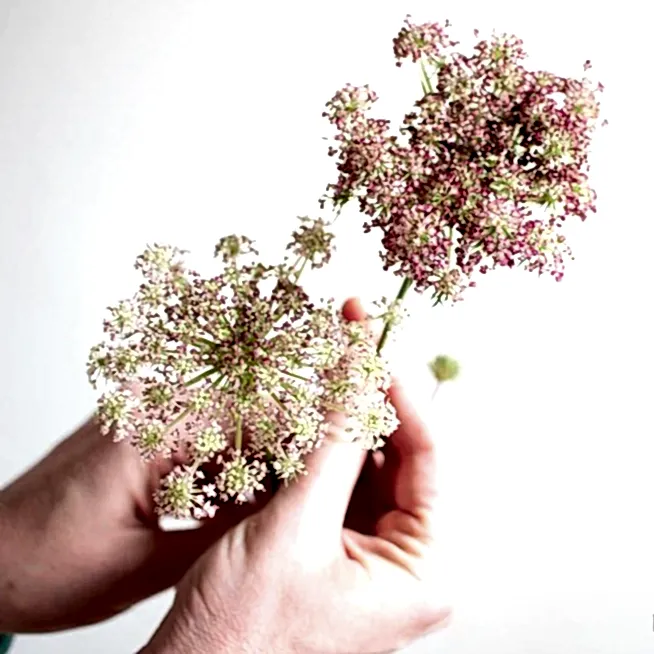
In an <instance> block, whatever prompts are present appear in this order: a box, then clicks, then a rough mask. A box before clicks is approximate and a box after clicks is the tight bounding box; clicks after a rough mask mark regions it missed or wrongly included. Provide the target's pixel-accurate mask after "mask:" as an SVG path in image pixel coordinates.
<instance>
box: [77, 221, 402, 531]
mask: <svg viewBox="0 0 654 654" xmlns="http://www.w3.org/2000/svg"><path fill="white" fill-rule="evenodd" d="M332 238H333V235H332V234H331V233H330V232H329V231H328V230H327V229H326V225H325V223H324V221H322V220H320V219H318V220H315V221H312V220H309V219H307V218H303V219H301V225H300V227H299V229H298V230H297V231H296V232H294V233H293V235H292V240H291V242H290V244H289V250H291V251H292V252H293V253H294V254H295V255H296V256H297V257H298V260H297V261H295V262H294V263H290V262H289V261H288V260H287V261H285V262H284V263H283V264H281V265H277V266H269V265H264V264H263V263H261V262H258V261H257V260H256V258H255V256H256V251H255V250H254V248H253V243H252V241H251V240H249V239H248V238H245V237H239V236H227V237H225V238H223V239H221V240H220V242H219V243H218V245H217V246H216V250H215V255H216V258H217V259H218V260H219V263H218V270H217V273H216V274H215V275H213V276H210V277H204V276H201V275H200V274H198V273H197V272H195V271H193V270H190V269H188V268H187V266H186V264H185V262H184V257H183V252H181V251H180V250H178V249H177V248H174V247H167V246H159V245H155V246H153V247H149V248H148V249H147V250H146V251H145V252H144V253H143V254H142V255H140V256H139V257H138V259H137V261H136V267H137V269H139V270H140V271H141V273H142V274H143V278H144V280H143V283H142V284H141V286H140V288H139V289H138V291H137V293H136V294H135V295H134V296H133V297H132V298H130V299H128V300H125V301H123V302H120V303H119V304H118V305H116V306H114V307H111V308H110V309H109V317H108V319H107V320H106V321H105V333H106V335H107V338H106V340H105V341H104V342H102V343H100V344H98V345H97V346H95V347H94V348H92V350H91V353H90V357H89V363H88V374H89V378H90V380H91V382H92V383H93V384H94V385H98V384H99V385H101V387H102V391H103V392H102V395H101V397H100V399H99V402H98V417H99V421H100V424H101V429H102V431H103V432H104V433H106V434H111V435H113V437H114V438H115V439H116V440H124V439H126V440H128V441H129V442H131V443H132V444H133V445H134V446H135V447H136V448H137V449H138V451H139V452H140V453H141V456H142V457H143V458H144V459H146V460H148V459H153V458H161V457H163V458H171V457H173V456H174V457H175V458H176V459H177V460H178V461H182V462H183V463H181V464H179V465H177V466H176V467H175V468H174V469H173V470H172V472H171V473H170V474H169V475H168V476H167V477H166V478H165V479H164V480H163V481H162V485H161V488H160V489H159V490H158V492H157V493H156V496H155V499H156V501H157V506H158V507H159V510H160V511H161V512H162V513H166V514H173V515H176V516H182V517H183V516H193V517H196V518H202V517H205V516H211V515H213V513H214V512H215V511H216V509H217V508H218V506H219V503H220V502H221V501H222V502H226V501H230V500H233V501H236V502H243V501H245V500H246V499H247V498H248V497H249V496H250V494H252V493H254V492H256V491H259V490H262V489H263V487H264V484H263V482H264V479H265V477H266V476H267V475H269V474H270V475H274V476H276V477H277V478H278V479H280V480H282V481H283V482H287V481H288V480H291V479H293V478H294V477H296V476H297V475H299V474H302V473H303V471H304V458H305V456H306V455H307V454H308V453H309V452H310V451H311V450H313V449H314V448H315V447H318V446H320V443H321V441H322V439H323V437H324V434H325V423H324V415H325V413H326V412H328V411H330V410H341V411H345V412H347V415H348V416H349V417H350V422H349V424H348V425H347V426H346V429H347V430H349V431H350V432H351V436H352V439H353V440H357V441H358V442H359V443H360V444H361V446H362V447H363V448H375V447H378V446H379V445H381V443H382V439H383V437H385V436H388V435H389V434H390V433H392V431H393V430H394V429H395V426H396V424H397V419H396V416H395V411H394V409H393V407H392V406H391V405H390V404H389V402H388V401H387V398H386V393H385V391H386V389H387V388H388V386H389V384H390V375H389V372H388V370H387V367H386V364H385V362H384V361H383V360H382V359H381V358H380V356H379V355H378V354H377V352H376V343H375V342H374V340H373V338H372V336H371V335H370V333H369V332H368V330H367V327H366V326H364V325H362V324H359V323H352V322H347V321H345V320H344V319H343V318H342V317H341V316H340V314H339V312H338V310H337V309H336V308H335V307H334V306H333V303H332V302H323V303H320V304H316V303H313V302H311V301H310V300H309V298H308V296H307V294H306V293H305V292H304V290H303V289H302V287H301V286H300V285H299V284H298V278H299V274H300V272H301V270H302V269H303V268H304V267H305V265H306V264H310V265H311V266H313V267H320V266H321V265H322V264H323V263H324V262H325V261H327V260H328V259H329V255H330V249H331V242H332ZM207 466H208V467H207ZM208 469H210V470H211V471H212V472H211V473H209V472H208Z"/></svg>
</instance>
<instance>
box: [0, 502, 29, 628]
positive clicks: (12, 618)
mask: <svg viewBox="0 0 654 654" xmlns="http://www.w3.org/2000/svg"><path fill="white" fill-rule="evenodd" d="M16 522H17V516H16V515H15V513H14V512H13V511H12V510H11V508H10V506H9V504H8V503H7V501H6V493H5V491H0V633H17V632H19V631H24V630H25V619H24V618H25V616H24V615H23V613H24V612H23V610H21V608H20V604H21V603H20V600H19V594H20V588H19V584H18V581H17V580H18V579H19V578H20V576H21V574H22V572H21V568H22V564H21V561H20V559H19V556H18V552H19V551H20V550H21V548H22V547H24V545H22V546H21V545H20V543H19V542H18V538H17V534H16Z"/></svg>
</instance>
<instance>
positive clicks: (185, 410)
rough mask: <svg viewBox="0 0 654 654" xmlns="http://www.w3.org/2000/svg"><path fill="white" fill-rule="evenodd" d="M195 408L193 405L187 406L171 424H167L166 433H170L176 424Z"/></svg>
mask: <svg viewBox="0 0 654 654" xmlns="http://www.w3.org/2000/svg"><path fill="white" fill-rule="evenodd" d="M192 410H193V408H192V407H190V406H187V407H186V408H185V409H184V411H182V412H181V413H180V414H179V415H178V416H177V418H175V420H173V421H172V422H171V423H170V424H169V425H166V433H168V432H169V431H170V430H171V429H172V428H173V427H174V426H175V425H177V424H179V423H180V422H181V421H182V420H184V418H186V416H187V415H188V414H189V413H191V411H192Z"/></svg>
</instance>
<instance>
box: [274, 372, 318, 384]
mask: <svg viewBox="0 0 654 654" xmlns="http://www.w3.org/2000/svg"><path fill="white" fill-rule="evenodd" d="M279 372H281V373H282V375H288V376H289V377H295V379H300V380H302V381H305V382H310V381H311V380H310V379H309V378H308V377H303V376H302V375H296V374H295V373H294V372H289V371H288V370H280V371H279Z"/></svg>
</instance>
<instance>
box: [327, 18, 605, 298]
mask: <svg viewBox="0 0 654 654" xmlns="http://www.w3.org/2000/svg"><path fill="white" fill-rule="evenodd" d="M448 25H449V24H447V23H446V24H445V26H441V25H438V24H425V25H415V24H412V23H411V21H410V20H409V19H408V18H407V21H406V24H405V26H404V27H403V28H402V30H401V31H400V33H399V34H398V36H397V37H396V38H395V40H394V42H393V45H394V52H395V56H396V58H397V60H398V62H397V63H398V64H400V63H401V62H402V60H404V59H409V60H411V61H414V62H418V61H419V62H420V64H421V67H422V71H423V91H424V96H423V97H422V99H420V100H419V101H418V102H417V103H416V104H415V106H414V108H413V110H412V111H411V112H410V113H408V114H407V115H406V116H405V118H404V122H403V125H402V127H401V129H400V130H399V133H398V134H397V135H395V134H392V133H391V130H390V123H389V121H387V120H382V119H378V118H374V117H371V116H370V115H369V110H370V108H371V106H372V105H373V103H374V102H375V101H376V99H377V96H376V95H375V93H374V92H373V91H372V90H371V89H370V88H369V87H368V86H363V87H354V86H352V85H347V86H346V87H344V88H343V89H341V90H340V91H339V92H338V93H336V95H335V96H334V97H333V98H332V99H331V100H330V101H329V102H328V103H327V109H326V111H325V114H324V115H325V116H326V117H327V118H328V119H329V121H330V122H331V123H332V125H333V126H334V127H335V129H336V135H335V142H334V143H333V144H332V145H331V146H330V150H329V154H330V155H331V156H335V157H336V159H337V168H338V173H339V176H338V179H337V181H336V182H335V183H334V184H330V185H329V186H328V197H329V198H330V199H331V201H332V202H333V203H334V204H335V205H336V206H341V205H343V204H344V203H345V202H347V201H348V200H350V199H352V198H357V199H358V201H359V204H360V208H361V210H362V212H363V213H364V214H365V215H366V216H367V217H368V221H367V223H366V225H365V228H366V230H367V231H369V230H370V229H372V228H373V227H379V228H381V230H382V234H383V238H382V245H383V250H382V253H381V256H382V259H383V262H384V266H385V268H386V269H392V270H394V271H395V272H396V273H397V274H399V275H401V276H403V277H405V278H409V279H410V280H411V281H412V282H413V283H415V285H416V287H417V289H418V290H421V291H424V290H426V289H430V290H431V291H432V292H433V297H434V300H435V302H436V303H438V302H444V301H455V300H458V299H460V297H461V294H462V292H463V291H464V290H465V289H466V288H467V287H469V286H474V285H475V282H474V281H473V277H474V276H475V274H476V273H477V272H480V273H485V272H487V271H488V270H489V269H491V268H494V267H497V266H508V267H513V266H518V265H523V266H525V267H526V268H527V269H528V270H533V271H537V272H539V273H545V272H546V273H550V274H551V275H552V276H554V277H555V278H556V279H557V280H559V279H561V277H562V275H563V270H564V260H565V258H566V257H567V256H568V255H569V254H570V252H569V248H568V246H567V244H566V242H565V238H564V236H563V235H562V234H561V232H560V228H561V227H562V223H563V221H564V220H565V218H566V217H569V216H578V217H580V218H581V219H582V220H583V219H585V218H586V216H587V215H588V214H589V212H592V211H595V205H594V200H595V193H594V192H593V190H592V189H591V188H590V186H589V181H588V152H589V145H590V138H591V134H592V132H593V130H594V129H595V125H596V122H597V118H598V111H599V103H598V101H597V99H596V92H597V91H601V90H602V86H601V84H600V85H593V84H592V82H591V81H590V80H589V79H587V78H583V79H568V78H564V77H559V76H556V75H553V74H550V73H547V72H543V71H537V72H532V71H529V70H527V69H526V68H525V67H524V65H523V63H522V61H523V59H524V58H525V52H524V50H523V47H522V42H521V41H520V40H519V39H518V38H516V37H513V36H507V35H501V36H493V37H492V38H491V39H489V40H482V41H479V42H478V43H477V45H476V46H475V48H474V51H473V53H472V54H470V55H463V54H460V53H458V52H456V51H454V49H453V48H454V46H456V45H457V43H456V42H455V41H452V40H451V39H450V37H449V36H448V34H447V29H446V28H447V27H448ZM476 34H477V33H476ZM589 67H590V66H589V63H588V62H586V64H585V65H584V70H587V69H588V68H589Z"/></svg>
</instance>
